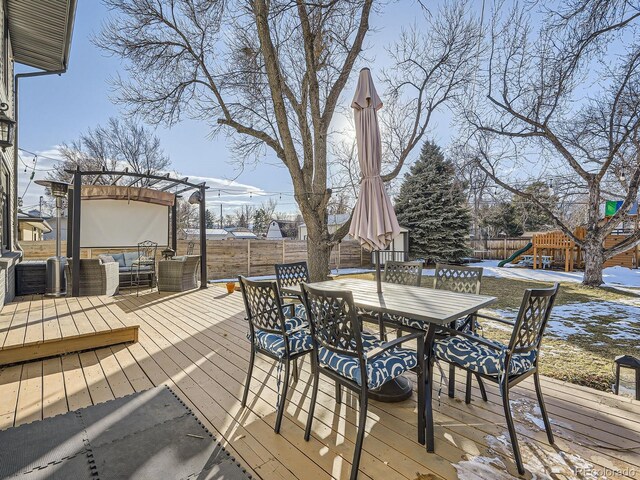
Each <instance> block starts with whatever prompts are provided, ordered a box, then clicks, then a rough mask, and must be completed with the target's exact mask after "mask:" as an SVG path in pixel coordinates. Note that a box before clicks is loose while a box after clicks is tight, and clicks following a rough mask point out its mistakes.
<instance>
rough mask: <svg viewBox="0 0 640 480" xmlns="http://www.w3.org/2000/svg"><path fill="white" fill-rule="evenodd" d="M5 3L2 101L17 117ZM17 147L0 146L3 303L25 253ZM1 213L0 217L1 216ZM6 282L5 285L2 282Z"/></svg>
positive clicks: (0, 8)
mask: <svg viewBox="0 0 640 480" xmlns="http://www.w3.org/2000/svg"><path fill="white" fill-rule="evenodd" d="M5 8H6V4H5V2H1V3H0V13H1V15H0V33H1V34H0V101H1V102H4V103H6V104H7V105H9V109H8V110H7V115H9V116H10V117H11V118H15V117H16V115H15V109H14V106H15V101H14V100H15V99H14V91H13V81H14V77H13V60H12V58H13V54H12V51H11V41H10V39H9V34H8V31H7V29H6V28H5V27H6V18H5V16H6V11H5ZM14 148H15V147H11V148H7V149H6V150H4V151H2V150H0V164H1V166H0V183H1V184H2V200H1V201H0V213H2V217H5V216H7V215H5V213H4V212H5V208H7V207H5V205H7V202H8V208H7V210H8V212H7V213H8V216H7V218H6V220H5V221H0V239H2V249H1V255H0V269H1V272H0V277H1V278H2V280H1V281H0V288H2V287H4V288H2V291H1V292H0V305H1V304H4V303H6V302H10V301H12V300H13V298H14V296H15V266H16V265H17V264H18V262H19V261H20V259H21V257H22V252H21V251H20V247H19V245H18V241H17V239H18V226H17V220H16V219H17V216H18V193H17V189H16V184H17V178H16V168H15V161H14ZM2 217H0V218H2ZM3 282H4V285H2V283H3Z"/></svg>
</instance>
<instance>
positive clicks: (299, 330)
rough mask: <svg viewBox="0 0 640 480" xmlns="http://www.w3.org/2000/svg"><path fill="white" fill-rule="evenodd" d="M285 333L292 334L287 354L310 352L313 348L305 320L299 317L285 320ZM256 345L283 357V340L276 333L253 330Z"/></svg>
mask: <svg viewBox="0 0 640 480" xmlns="http://www.w3.org/2000/svg"><path fill="white" fill-rule="evenodd" d="M285 327H286V329H287V332H293V333H292V334H291V335H289V353H290V354H296V353H302V352H307V351H310V350H311V348H312V347H313V342H312V341H311V334H310V333H309V329H308V324H307V322H306V320H304V319H303V318H299V317H292V318H287V320H286V322H285ZM255 341H256V344H257V345H258V346H260V347H262V348H263V349H265V350H268V351H269V352H271V353H273V354H274V355H276V356H278V357H280V358H282V357H284V354H285V350H284V338H283V336H282V335H279V334H277V333H271V332H265V331H264V330H260V329H259V328H256V329H255Z"/></svg>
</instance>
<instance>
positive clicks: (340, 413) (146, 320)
mask: <svg viewBox="0 0 640 480" xmlns="http://www.w3.org/2000/svg"><path fill="white" fill-rule="evenodd" d="M34 301H37V299H30V300H26V301H24V302H20V303H17V304H12V305H8V306H6V307H5V311H6V312H10V311H14V312H18V311H21V312H22V311H23V310H24V309H25V308H26V305H25V302H31V303H32V302H34ZM78 302H79V303H78V304H77V305H74V306H73V307H70V309H72V310H73V311H74V312H77V314H80V311H82V312H84V314H86V315H87V317H90V318H92V319H93V318H95V319H97V318H98V316H99V317H101V319H102V320H103V321H105V322H109V321H111V320H113V319H114V318H124V317H127V318H130V317H133V318H135V322H136V323H138V324H139V325H140V332H139V341H138V342H137V343H134V344H130V345H118V346H111V347H107V348H101V349H98V350H94V351H88V352H83V353H79V354H78V353H76V354H70V355H65V356H61V357H54V358H49V359H45V360H41V361H33V362H28V363H24V364H20V365H13V366H6V367H2V368H1V369H0V399H2V400H1V401H0V429H3V428H7V427H10V426H13V425H20V424H23V423H26V422H31V421H34V420H39V419H41V418H43V417H49V416H52V415H56V414H60V413H64V412H66V411H68V410H75V409H77V408H80V407H84V406H87V405H91V404H94V403H98V402H104V401H106V400H110V399H113V398H114V397H121V396H124V395H127V394H130V393H133V392H135V391H140V390H145V389H147V388H150V387H152V386H154V385H168V386H169V387H171V388H172V389H173V390H174V391H175V392H176V393H177V394H178V395H179V396H180V397H181V398H182V399H183V400H184V401H185V403H186V404H187V405H188V406H190V407H191V408H192V409H193V410H194V412H195V413H196V415H197V416H198V417H199V418H200V419H201V420H202V421H203V423H204V424H205V425H206V426H207V427H208V428H209V429H210V430H211V431H212V432H213V433H214V434H215V435H217V436H218V437H219V438H221V439H222V441H223V443H224V444H225V445H226V446H228V448H229V449H230V450H231V451H232V452H233V454H235V455H236V456H237V457H238V460H239V461H241V462H242V463H243V464H244V465H245V466H247V467H249V469H250V470H251V471H252V473H253V474H254V475H255V476H256V478H261V479H265V480H266V479H278V480H284V479H291V478H299V479H318V480H319V479H325V478H347V476H348V473H349V469H350V464H349V462H350V461H351V456H352V453H353V446H354V445H353V441H354V439H355V432H356V422H357V411H356V408H355V405H356V402H355V398H353V397H351V395H349V394H346V395H345V396H344V398H343V400H344V401H343V404H341V405H336V404H335V402H334V400H333V385H332V384H331V383H329V382H328V381H327V380H322V381H321V385H320V392H319V397H318V400H319V401H318V406H317V407H316V421H315V423H314V429H313V433H312V438H311V440H310V441H309V442H305V441H304V439H303V429H304V422H305V421H306V418H307V409H308V403H309V395H310V388H309V384H308V378H309V362H308V361H305V362H304V363H303V366H302V368H303V372H302V375H301V378H300V380H299V381H298V382H297V384H295V385H294V388H292V389H290V392H291V394H290V403H289V404H288V406H287V413H286V415H285V419H284V421H283V425H282V430H281V434H280V435H276V434H274V432H273V423H274V417H275V403H276V372H277V369H276V368H275V366H274V365H273V364H272V363H271V362H270V361H267V360H261V359H260V360H258V361H257V363H256V368H255V369H254V375H255V378H257V379H254V382H253V383H252V388H251V395H250V397H249V405H248V408H246V409H242V408H241V407H240V401H239V399H240V396H241V394H242V386H243V382H244V379H245V373H246V370H247V366H248V361H247V359H248V356H249V354H248V348H249V344H248V342H247V340H246V324H245V322H244V321H243V307H242V302H241V297H240V295H239V294H238V293H234V294H231V295H227V294H226V293H225V292H224V291H223V289H221V288H218V287H212V288H209V289H208V290H204V291H199V290H196V291H192V292H190V293H185V294H172V295H171V294H162V295H159V294H158V293H155V292H154V293H148V294H145V295H141V296H140V297H135V296H128V295H122V296H119V297H115V298H102V297H91V298H85V299H80V300H78ZM542 361H544V359H543V360H542ZM459 377H460V378H462V375H459ZM262 380H266V382H265V383H264V385H263V384H262ZM438 383H439V382H438V379H436V386H437V385H438ZM445 385H446V383H445V382H444V381H443V387H444V386H445ZM487 388H488V394H489V401H488V402H486V403H485V402H482V401H481V400H480V398H479V395H477V392H475V394H474V401H473V403H472V405H469V406H468V405H465V404H464V402H463V401H460V400H459V399H460V398H462V397H463V386H462V384H459V388H458V392H457V397H458V398H457V399H449V398H448V397H447V396H446V388H443V394H442V396H441V398H440V399H438V398H437V395H436V398H435V399H434V409H435V423H436V452H435V454H427V453H426V451H425V450H424V448H423V447H421V446H420V445H419V444H418V443H417V442H416V440H415V438H416V425H415V423H416V418H415V417H416V405H415V395H414V399H411V400H408V401H406V402H403V403H400V404H381V403H376V402H371V405H370V409H369V415H368V420H367V435H366V437H365V441H364V450H363V457H362V462H361V476H360V478H362V479H380V480H389V479H412V480H413V479H416V480H426V479H434V478H447V479H449V478H452V479H453V478H458V475H459V476H460V477H461V478H491V479H502V478H511V475H512V474H515V473H516V468H515V465H514V463H513V461H512V460H511V450H510V447H509V442H508V440H506V438H507V433H506V427H505V422H504V417H503V414H502V407H501V405H500V403H499V397H498V394H497V391H496V390H495V388H494V387H493V386H492V385H487ZM543 389H544V393H545V395H546V400H547V406H548V409H549V414H550V417H551V421H552V423H553V427H554V431H555V435H556V446H550V445H548V444H547V442H546V436H545V433H544V431H543V430H542V429H541V420H540V416H539V412H538V411H537V408H536V407H535V405H536V403H535V394H534V390H533V384H532V383H531V381H525V382H523V384H522V385H521V386H518V387H516V388H515V389H514V391H513V400H512V401H513V407H514V410H515V416H516V423H517V429H518V432H519V438H520V442H521V449H522V450H523V456H524V461H525V466H526V468H527V470H528V471H527V475H526V476H527V478H531V477H532V475H535V476H536V477H537V478H601V477H604V476H609V477H610V478H623V477H625V476H626V477H630V478H633V477H634V476H636V475H638V472H640V434H639V433H638V432H639V431H640V403H638V402H635V401H633V400H631V399H627V398H624V397H615V396H613V395H611V394H606V393H601V392H597V391H594V390H591V389H588V388H582V387H577V386H574V385H571V384H564V383H562V382H559V381H555V380H551V379H546V378H545V379H543ZM141 461H144V459H141ZM598 472H601V473H602V475H597V473H598ZM593 473H596V475H593ZM615 473H618V474H617V475H616V474H615ZM472 474H473V475H476V476H475V477H474V476H472Z"/></svg>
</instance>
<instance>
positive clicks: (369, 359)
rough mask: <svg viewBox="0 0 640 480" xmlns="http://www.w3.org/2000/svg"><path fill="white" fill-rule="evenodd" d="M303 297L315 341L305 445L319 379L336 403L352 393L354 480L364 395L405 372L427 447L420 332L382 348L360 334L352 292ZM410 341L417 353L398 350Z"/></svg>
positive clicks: (307, 290) (306, 292) (306, 289)
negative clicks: (413, 378) (332, 389)
mask: <svg viewBox="0 0 640 480" xmlns="http://www.w3.org/2000/svg"><path fill="white" fill-rule="evenodd" d="M302 294H303V298H304V304H305V306H306V308H307V318H309V324H310V327H311V336H312V341H313V354H312V356H311V359H312V372H313V389H312V393H311V404H310V406H309V416H308V418H307V425H306V428H305V433H304V438H305V440H309V437H310V435H311V425H312V422H313V413H314V409H315V405H316V399H317V395H318V383H319V380H320V378H319V377H320V373H322V374H323V375H325V376H327V377H329V378H331V379H333V380H334V381H335V382H336V392H337V393H338V395H337V398H336V401H337V403H340V402H341V400H342V399H341V396H342V395H341V393H340V392H341V388H342V387H343V386H344V387H345V388H347V389H349V390H351V391H353V392H355V393H356V394H357V395H358V397H359V405H360V415H359V419H358V433H357V439H356V445H355V450H354V453H353V462H352V466H351V476H350V478H351V480H355V479H356V478H357V477H358V469H359V465H360V455H361V452H362V442H363V440H364V432H365V423H366V419H367V405H368V395H367V394H368V390H369V389H375V388H379V387H380V386H382V385H384V384H385V383H387V382H388V381H390V380H393V379H394V378H396V377H397V376H399V375H402V374H403V373H404V372H406V371H407V370H417V373H418V441H419V442H420V443H424V441H425V396H424V395H425V391H426V389H425V382H424V332H421V333H413V334H410V335H406V336H403V337H400V338H397V339H395V340H392V341H390V342H382V341H380V340H378V338H377V337H376V336H375V335H373V334H370V333H366V332H363V331H362V330H361V327H360V319H359V318H358V315H357V313H356V308H355V306H354V304H353V296H352V294H351V292H349V291H337V290H321V289H317V288H313V287H311V286H309V285H306V284H303V285H302ZM409 340H417V343H418V353H416V352H415V351H413V350H409V349H405V348H400V346H401V344H402V343H404V342H407V341H409Z"/></svg>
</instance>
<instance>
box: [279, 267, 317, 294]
mask: <svg viewBox="0 0 640 480" xmlns="http://www.w3.org/2000/svg"><path fill="white" fill-rule="evenodd" d="M274 268H275V271H276V281H277V282H278V288H279V289H280V290H282V289H283V288H285V287H294V286H296V285H300V284H301V283H309V267H307V262H295V263H276V264H275V265H274ZM283 297H284V298H294V299H299V298H300V297H299V296H298V295H291V294H286V293H285V294H283Z"/></svg>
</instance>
